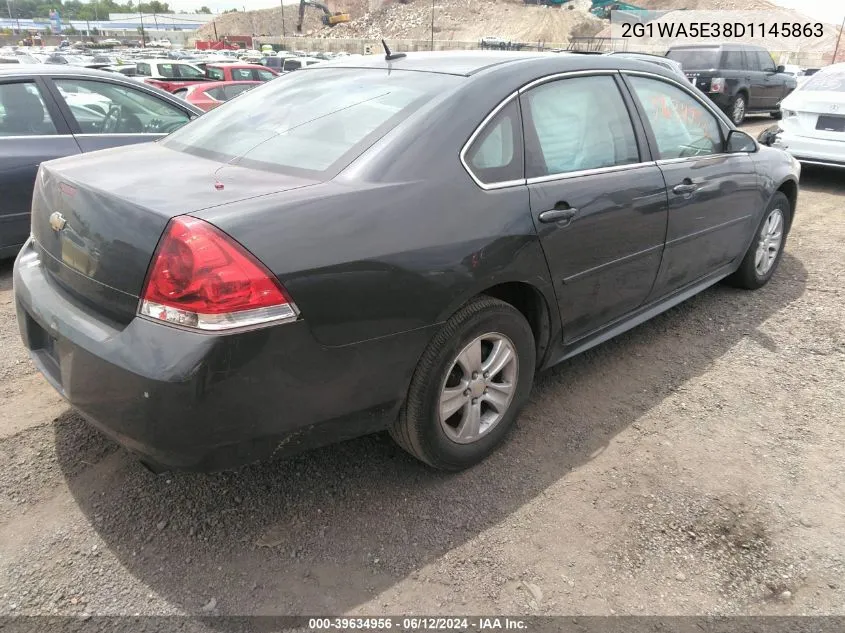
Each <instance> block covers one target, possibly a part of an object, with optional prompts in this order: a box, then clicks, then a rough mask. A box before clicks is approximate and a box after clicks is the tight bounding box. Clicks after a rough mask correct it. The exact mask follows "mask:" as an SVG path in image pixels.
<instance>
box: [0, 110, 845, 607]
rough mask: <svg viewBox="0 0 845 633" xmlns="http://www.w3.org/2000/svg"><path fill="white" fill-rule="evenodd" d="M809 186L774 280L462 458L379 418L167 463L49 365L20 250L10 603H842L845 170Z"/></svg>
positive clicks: (713, 299)
mask: <svg viewBox="0 0 845 633" xmlns="http://www.w3.org/2000/svg"><path fill="white" fill-rule="evenodd" d="M768 123H769V121H768V120H767V119H765V120H764V119H758V120H757V121H756V122H755V123H754V124H753V125H750V126H747V127H749V128H750V129H751V130H752V131H754V130H757V129H761V128H762V127H763V125H764V124H766V125H767V124H768ZM801 184H802V191H801V195H800V201H799V209H798V213H797V219H796V221H795V226H794V229H793V232H792V234H791V235H790V239H789V242H788V246H787V250H786V254H785V257H784V258H783V261H782V264H781V267H780V270H779V271H778V272H777V274H776V275H775V277H774V279H773V280H772V282H771V283H770V284H769V285H768V286H766V287H765V288H763V289H762V290H759V291H757V292H747V291H738V290H733V289H729V288H726V287H724V286H717V287H715V288H712V289H711V290H709V291H706V292H705V293H703V294H701V295H699V296H698V297H696V298H694V299H692V300H690V301H688V302H686V303H684V304H683V305H681V306H679V307H677V308H675V309H673V310H671V311H669V312H668V313H666V314H664V315H662V316H660V317H658V318H656V319H654V320H652V321H651V322H649V323H647V324H645V325H643V326H640V327H638V328H636V329H635V330H633V331H631V332H629V333H627V334H625V335H623V336H621V337H619V338H618V339H616V340H614V341H612V342H610V343H607V344H605V345H603V346H601V347H599V348H597V349H594V350H592V351H591V352H588V353H586V354H584V355H582V356H580V357H577V358H574V359H572V360H570V361H568V362H566V363H564V364H563V365H561V366H559V367H558V368H556V369H554V370H553V371H550V372H548V373H546V374H545V375H543V376H541V377H540V378H538V380H537V383H536V385H535V389H534V391H533V395H532V398H531V403H530V405H529V406H528V407H527V410H526V411H525V413H524V414H523V416H522V418H521V419H520V421H519V424H518V427H517V428H516V429H515V431H514V433H513V434H512V436H511V438H510V441H509V442H508V443H507V444H506V445H505V446H504V447H503V448H502V450H500V451H499V452H498V453H496V454H495V455H494V456H493V457H492V458H491V459H489V460H488V461H487V462H485V463H483V464H481V465H480V466H478V467H476V468H474V469H472V470H470V471H468V472H465V473H462V474H458V475H444V474H439V473H434V472H432V471H430V470H428V469H426V468H425V467H423V466H422V465H420V464H418V463H416V462H415V461H414V460H413V459H411V458H410V457H408V456H406V455H405V454H404V453H402V452H401V451H400V450H399V449H397V448H396V447H395V446H394V445H393V444H392V443H391V442H390V440H389V439H388V438H387V437H386V436H384V435H379V436H374V437H369V438H364V439H360V440H356V441H352V442H347V443H345V444H342V445H338V446H334V447H329V448H326V449H323V450H320V451H316V452H312V453H309V454H305V455H302V456H300V457H297V458H295V459H292V460H289V461H277V462H273V463H265V464H262V465H258V466H254V467H249V468H246V469H243V470H240V471H237V472H232V473H223V474H215V475H190V474H169V475H162V476H155V475H152V474H150V473H149V472H147V471H146V470H144V469H143V468H142V467H141V466H140V465H139V464H138V463H137V462H136V461H135V460H134V459H133V458H132V457H130V456H129V455H128V454H127V453H126V452H125V451H123V450H122V449H120V448H118V447H117V446H115V445H114V444H112V443H111V442H110V441H108V440H106V439H104V438H103V437H101V436H100V435H98V434H97V433H96V432H95V431H93V430H91V429H90V428H89V427H88V426H87V425H86V424H85V423H84V422H83V421H82V420H81V419H80V418H79V417H78V416H77V415H75V414H74V413H73V412H71V411H70V410H69V409H68V408H67V406H65V404H64V403H63V402H62V401H61V400H60V399H59V397H58V396H57V395H56V394H55V393H54V392H53V391H52V389H51V388H50V387H49V386H48V385H47V383H46V382H45V381H44V380H42V379H41V378H40V376H38V375H37V374H36V373H35V371H34V369H33V366H32V365H31V364H30V362H29V360H28V358H27V356H26V354H25V353H24V350H23V349H22V347H21V345H20V343H19V341H18V334H17V330H16V324H15V317H14V311H13V303H12V288H11V285H12V281H11V265H10V263H8V262H7V263H4V264H0V615H8V614H83V613H88V614H180V613H196V614H203V615H208V614H326V613H331V614H340V613H349V614H394V615H403V614H409V613H417V614H460V613H487V614H489V613H510V614H600V615H601V614H660V615H673V614H703V613H707V614H717V613H718V614H840V615H841V614H845V588H843V584H845V520H843V519H845V490H844V489H843V485H845V465H843V464H845V462H844V461H843V459H842V447H843V443H845V422H844V421H843V412H845V393H843V384H845V290H843V285H842V279H843V278H845V255H843V250H842V244H843V243H845V205H843V200H845V197H843V196H845V179H844V178H843V175H842V173H837V172H833V171H826V170H821V169H805V172H804V175H803V177H802V183H801ZM233 422H234V423H237V421H233Z"/></svg>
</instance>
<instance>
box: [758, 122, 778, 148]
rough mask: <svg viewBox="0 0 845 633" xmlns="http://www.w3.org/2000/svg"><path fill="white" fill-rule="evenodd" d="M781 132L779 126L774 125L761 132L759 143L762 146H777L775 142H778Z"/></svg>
mask: <svg viewBox="0 0 845 633" xmlns="http://www.w3.org/2000/svg"><path fill="white" fill-rule="evenodd" d="M780 132H781V129H780V128H779V127H778V126H777V125H772V126H771V127H768V128H766V129H765V130H763V131H762V132H760V135H759V136H758V137H757V141H758V142H759V143H760V145H766V146H767V147H771V146H772V145H774V144H775V141H777V138H778V134H780Z"/></svg>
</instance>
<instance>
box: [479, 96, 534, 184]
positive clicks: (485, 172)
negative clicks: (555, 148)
mask: <svg viewBox="0 0 845 633" xmlns="http://www.w3.org/2000/svg"><path fill="white" fill-rule="evenodd" d="M466 161H467V164H468V165H469V168H470V170H471V171H472V173H473V174H474V175H475V177H476V178H478V180H480V181H481V182H483V183H485V184H493V183H497V182H506V181H510V180H519V179H522V178H523V158H522V129H521V126H520V120H519V108H518V107H517V103H516V101H515V100H514V101H511V102H510V103H509V104H508V105H506V106H505V107H504V108H502V110H500V111H499V112H498V113H497V114H496V116H495V117H494V118H493V119H492V120H491V121H490V122H489V123H488V124H487V125H486V126H485V128H484V130H483V131H482V132H481V134H479V135H478V137H476V139H475V140H474V141H473V143H472V145H471V146H470V147H469V149H468V150H467V155H466Z"/></svg>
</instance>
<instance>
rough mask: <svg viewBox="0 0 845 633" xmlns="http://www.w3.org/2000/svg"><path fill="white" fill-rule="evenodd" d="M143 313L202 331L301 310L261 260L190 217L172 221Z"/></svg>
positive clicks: (144, 298) (289, 316) (153, 269)
mask: <svg viewBox="0 0 845 633" xmlns="http://www.w3.org/2000/svg"><path fill="white" fill-rule="evenodd" d="M139 312H140V313H141V314H142V315H144V316H148V317H151V318H153V319H157V320H160V321H166V322H168V323H175V324H177V325H184V326H188V327H194V328H198V329H201V330H226V329H231V328H237V327H245V326H248V325H257V324H260V323H268V322H271V321H291V320H294V319H296V317H297V314H298V312H297V309H296V306H295V305H294V303H293V301H291V299H290V297H288V296H287V293H286V292H285V290H284V289H283V288H282V286H281V285H280V284H279V282H278V281H277V280H276V278H275V277H274V276H273V275H272V274H271V273H270V272H269V271H268V270H267V269H266V268H265V267H264V266H263V265H262V264H261V262H259V261H258V260H257V259H256V258H255V257H254V256H253V255H251V254H250V253H249V252H247V251H246V250H245V249H244V248H243V247H242V246H241V245H240V244H238V243H237V242H235V241H234V240H233V239H232V238H230V237H229V236H228V235H226V234H225V233H223V232H222V231H220V230H219V229H217V228H216V227H214V226H212V225H211V224H208V223H207V222H204V221H202V220H199V219H196V218H191V217H187V216H183V217H177V218H173V219H172V220H171V221H170V223H169V224H168V225H167V228H166V229H165V231H164V237H162V239H161V242H160V243H159V245H158V248H157V249H156V253H155V255H154V256H153V263H152V266H151V268H150V271H149V273H148V275H147V282H146V285H145V287H144V291H143V293H142V295H141V307H140V309H139Z"/></svg>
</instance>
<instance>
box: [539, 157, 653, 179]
mask: <svg viewBox="0 0 845 633" xmlns="http://www.w3.org/2000/svg"><path fill="white" fill-rule="evenodd" d="M655 164H656V162H655V161H653V160H650V161H645V162H642V163H627V164H625V165H612V166H610V167H595V168H593V169H579V170H576V171H565V172H561V173H559V174H549V175H548V176H535V177H534V178H528V179H527V180H526V181H525V183H526V184H528V185H536V184H540V183H544V182H554V181H556V180H566V179H568V178H580V177H581V176H595V175H597V174H607V173H612V172H615V171H628V170H633V169H641V168H643V167H653V166H654V165H655Z"/></svg>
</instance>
